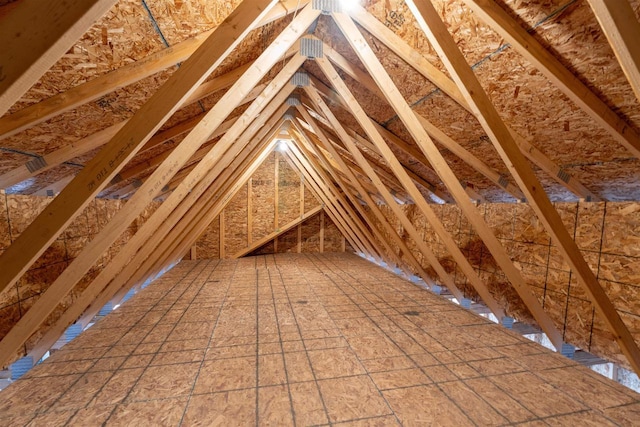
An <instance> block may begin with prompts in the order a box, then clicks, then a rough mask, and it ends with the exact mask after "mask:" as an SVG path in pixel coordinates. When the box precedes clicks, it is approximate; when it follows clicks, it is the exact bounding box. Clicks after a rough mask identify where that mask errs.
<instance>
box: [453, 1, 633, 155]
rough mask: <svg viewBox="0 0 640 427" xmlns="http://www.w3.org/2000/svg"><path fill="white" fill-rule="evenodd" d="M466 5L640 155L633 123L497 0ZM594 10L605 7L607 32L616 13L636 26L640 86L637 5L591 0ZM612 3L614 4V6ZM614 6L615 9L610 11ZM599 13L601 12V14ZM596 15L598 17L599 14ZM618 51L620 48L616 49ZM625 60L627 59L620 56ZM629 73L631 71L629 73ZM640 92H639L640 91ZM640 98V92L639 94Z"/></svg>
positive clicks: (627, 54) (609, 30)
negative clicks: (612, 108)
mask: <svg viewBox="0 0 640 427" xmlns="http://www.w3.org/2000/svg"><path fill="white" fill-rule="evenodd" d="M464 1H465V3H466V5H467V6H468V7H469V8H470V9H471V10H473V12H474V13H475V14H476V15H478V16H479V17H480V19H482V20H483V21H484V22H486V23H487V24H489V26H490V27H491V28H492V29H493V30H494V31H496V32H497V33H498V34H500V35H501V36H502V37H503V38H504V39H505V41H507V42H508V43H509V44H510V45H511V46H512V47H513V48H514V49H516V50H517V51H518V53H520V54H521V55H522V56H523V57H524V58H526V59H527V60H528V61H529V62H530V63H531V64H532V65H533V66H535V67H536V68H537V69H538V70H540V71H541V72H542V74H544V75H545V76H546V77H547V78H548V79H549V80H550V81H551V82H552V83H553V84H555V85H556V87H558V89H560V90H561V91H562V93H564V94H565V95H566V96H567V97H568V98H569V99H571V100H572V101H573V102H574V103H575V104H576V105H577V106H578V107H580V108H581V109H582V110H583V111H584V112H585V113H587V114H588V115H589V117H591V118H592V119H593V120H594V121H595V122H596V123H598V124H599V125H600V126H602V127H603V128H604V129H606V130H607V132H609V133H610V134H611V136H613V138H614V139H615V140H616V141H618V142H619V143H620V144H622V145H623V146H624V147H625V148H627V149H628V150H629V152H630V153H631V154H633V155H634V156H635V157H638V158H640V134H638V132H637V130H636V129H634V128H633V127H632V126H631V125H630V124H629V123H627V122H626V121H625V120H623V119H622V118H621V117H620V116H618V115H617V114H616V113H615V112H614V111H613V110H611V108H609V106H607V104H605V103H604V102H603V101H602V100H601V99H600V98H599V97H598V95H596V94H595V93H594V92H593V91H592V90H591V89H589V88H588V87H587V86H586V85H585V84H584V83H582V82H581V81H580V79H579V78H578V77H576V76H575V75H574V74H573V73H572V72H571V71H569V69H567V68H566V67H565V66H564V65H562V63H561V62H560V61H559V60H558V58H556V57H555V56H554V55H553V54H552V53H551V52H550V51H548V50H547V49H545V47H544V46H542V44H540V43H539V42H538V41H537V40H536V39H535V37H533V36H532V35H531V34H529V33H528V32H527V30H525V29H524V28H522V26H521V25H520V24H519V23H518V22H517V21H516V20H515V19H513V18H512V17H511V16H510V15H509V14H508V13H507V12H506V11H505V10H504V9H502V7H500V5H498V4H497V3H496V2H495V0H464ZM590 4H591V5H592V8H593V9H594V11H596V10H599V9H596V8H600V7H601V8H603V11H602V12H601V13H600V16H607V18H605V20H606V22H605V21H601V26H602V28H603V30H604V32H605V34H607V33H609V34H610V33H611V31H615V29H612V28H611V26H612V23H613V22H614V20H615V19H616V17H614V16H613V13H615V14H616V16H619V17H620V18H622V19H624V21H626V22H625V23H624V24H622V25H623V26H624V27H625V29H633V28H634V27H635V32H634V33H633V35H631V34H629V36H630V37H632V38H629V39H628V40H629V41H631V40H633V42H632V43H631V48H632V49H635V52H634V53H635V55H636V57H635V72H636V78H637V81H638V87H639V88H640V46H639V45H638V40H640V24H639V23H638V21H637V20H636V19H635V15H634V13H633V9H632V8H631V6H629V3H628V2H627V1H620V2H616V3H615V6H613V5H612V3H611V2H607V1H601V0H592V1H590ZM610 4H611V6H610ZM609 10H611V12H612V13H607V11H609ZM597 15H598V14H597ZM597 15H596V17H597ZM611 39H612V40H615V41H619V40H621V37H619V36H612V37H611ZM616 54H618V52H616ZM622 57H623V58H629V57H630V59H631V60H632V61H633V60H634V57H633V53H631V52H627V53H624V54H622ZM618 60H619V61H620V62H621V64H622V61H623V59H621V57H620V56H619V57H618ZM627 76H629V74H627ZM639 93H640V92H636V94H639ZM638 99H639V100H640V96H639V97H638Z"/></svg>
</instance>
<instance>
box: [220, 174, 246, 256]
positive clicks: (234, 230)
mask: <svg viewBox="0 0 640 427" xmlns="http://www.w3.org/2000/svg"><path fill="white" fill-rule="evenodd" d="M224 223H225V229H224V233H225V234H224V244H225V254H227V256H231V255H233V254H234V253H236V252H238V251H240V250H242V249H244V248H246V247H247V184H245V185H243V186H242V187H240V189H239V190H238V192H237V193H236V195H235V196H233V198H232V199H231V201H230V202H229V204H228V205H227V207H226V208H225V211H224Z"/></svg>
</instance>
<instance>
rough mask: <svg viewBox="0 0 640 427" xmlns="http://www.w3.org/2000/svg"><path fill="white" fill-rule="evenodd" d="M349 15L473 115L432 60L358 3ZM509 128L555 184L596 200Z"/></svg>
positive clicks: (519, 143)
mask: <svg viewBox="0 0 640 427" xmlns="http://www.w3.org/2000/svg"><path fill="white" fill-rule="evenodd" d="M349 15H350V16H351V17H352V18H353V19H354V20H355V21H356V22H357V23H358V24H360V25H361V26H362V27H363V28H364V29H365V30H367V31H368V32H369V33H371V34H372V35H373V36H374V37H376V38H377V39H378V40H380V41H381V42H382V43H384V44H385V46H387V47H388V48H389V49H391V50H392V51H393V52H394V53H395V54H396V55H398V56H399V57H401V58H402V59H403V60H404V61H405V62H406V63H407V64H409V65H411V66H412V67H413V68H414V69H415V70H416V71H418V72H419V73H420V74H422V75H423V76H424V77H425V78H427V79H428V80H429V81H431V82H432V83H433V84H434V85H436V86H437V87H438V88H439V89H440V90H442V91H443V92H444V93H446V94H447V95H448V96H449V97H450V98H451V99H453V100H454V101H455V102H456V103H458V104H459V105H460V106H461V107H462V108H464V109H465V110H467V111H469V112H470V113H471V114H474V115H475V112H474V111H473V109H472V108H471V107H470V106H469V104H468V102H467V101H466V100H465V98H464V97H463V96H462V94H461V93H460V90H459V89H458V87H457V86H456V84H455V82H454V81H453V80H451V79H450V78H449V77H448V76H447V75H446V74H444V73H443V72H442V71H440V70H439V69H438V68H436V67H435V66H434V65H433V64H431V63H430V62H429V61H427V60H426V59H425V58H424V57H423V56H422V55H420V54H419V53H418V52H417V51H416V50H415V49H413V48H412V47H411V46H409V45H408V44H407V42H405V41H404V40H403V39H402V38H400V37H399V36H397V35H396V34H395V33H394V32H393V31H391V30H390V29H389V28H387V27H385V26H384V24H383V23H381V22H380V21H378V20H377V19H376V18H375V17H373V16H371V15H370V14H369V13H368V12H366V11H365V10H364V9H362V8H361V7H359V6H354V7H353V8H352V9H350V11H349ZM425 124H426V123H425ZM423 126H424V124H423ZM424 127H426V126H424ZM509 131H510V132H511V133H512V135H513V137H514V140H515V141H516V143H517V145H518V147H519V148H520V150H521V151H522V153H523V154H524V155H525V156H526V157H527V159H529V161H531V162H532V163H533V164H535V165H536V166H537V167H539V168H540V169H541V170H543V171H544V172H546V173H547V174H548V175H549V177H551V178H552V179H554V180H555V181H556V182H557V183H558V184H560V185H561V186H563V187H564V188H566V189H567V190H569V191H570V192H571V193H573V194H575V195H576V196H577V197H579V198H580V199H584V200H587V201H593V202H595V201H598V200H600V198H599V197H598V196H597V195H596V194H594V193H593V192H591V191H590V190H589V189H588V188H586V187H585V186H584V185H582V183H580V182H579V181H578V180H577V179H576V177H574V176H571V175H570V174H568V173H567V172H566V171H564V170H563V169H562V168H561V167H560V166H558V165H557V164H556V163H555V162H553V161H552V160H551V159H550V158H549V157H548V156H547V155H545V154H544V153H543V152H542V151H540V150H539V149H538V148H537V147H535V146H534V145H533V144H532V143H531V142H529V141H528V140H527V139H526V138H525V137H523V136H522V135H520V134H518V133H517V132H515V131H514V130H513V129H510V130H509Z"/></svg>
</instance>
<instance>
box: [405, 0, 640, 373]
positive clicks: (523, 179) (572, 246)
mask: <svg viewBox="0 0 640 427" xmlns="http://www.w3.org/2000/svg"><path fill="white" fill-rule="evenodd" d="M407 5H408V6H409V9H410V10H411V12H412V13H413V14H414V16H415V17H416V20H417V22H418V25H419V26H420V28H421V29H422V30H423V31H424V32H425V34H426V35H427V38H428V39H429V42H430V43H431V45H432V46H433V48H434V49H435V50H436V52H437V53H438V55H439V57H440V59H441V60H442V61H443V62H444V64H445V66H446V67H447V70H448V71H449V73H450V74H451V76H452V77H453V79H454V81H455V82H456V83H457V85H458V87H459V89H460V91H461V93H462V95H463V96H464V97H465V98H466V100H467V102H468V103H469V105H470V106H471V107H472V108H473V109H474V110H475V115H476V117H477V118H478V119H479V120H480V123H481V124H482V126H483V128H484V129H485V131H486V132H487V134H488V135H489V137H490V138H491V141H492V142H493V144H494V146H495V148H496V150H497V151H498V153H499V154H500V156H501V157H502V159H503V160H504V162H505V164H506V165H507V167H508V168H509V170H510V172H511V174H512V176H513V177H514V179H515V180H516V182H517V183H518V185H519V186H520V189H521V190H522V192H523V193H524V194H525V195H526V197H527V200H528V201H529V204H530V206H531V207H532V209H533V210H534V212H535V213H536V215H537V217H538V218H539V219H540V221H541V223H542V224H543V225H544V227H545V229H546V230H547V232H548V233H549V236H550V237H551V239H552V240H553V241H554V243H555V244H556V245H557V247H558V249H559V250H560V253H561V254H562V255H563V258H564V259H565V260H566V261H567V263H568V264H569V265H570V267H571V271H572V272H573V273H574V274H575V275H576V276H577V278H578V282H579V283H581V284H582V285H583V286H584V288H585V291H586V292H587V294H588V295H589V298H590V299H591V301H592V302H593V304H594V306H595V307H596V310H597V312H598V314H599V315H600V316H601V317H602V320H604V322H605V323H606V324H607V326H608V327H609V330H610V331H611V332H612V334H613V335H614V337H615V339H616V341H617V342H618V345H619V346H620V349H621V350H622V352H623V353H624V354H625V356H626V357H627V360H628V362H629V364H630V365H631V366H632V367H633V369H634V371H635V372H636V373H637V374H639V375H640V348H638V345H637V343H636V342H635V340H634V338H633V335H632V334H631V332H630V331H629V329H628V328H627V326H626V325H625V323H624V322H623V321H622V318H621V317H620V314H619V313H618V312H617V311H616V309H615V307H614V305H613V304H612V303H611V300H610V299H609V297H608V296H607V294H606V292H605V291H604V289H603V288H602V286H601V285H600V283H599V282H598V279H597V278H596V276H595V274H594V273H593V271H592V270H591V268H590V267H589V265H588V264H587V262H586V261H585V260H584V257H583V256H582V254H581V252H580V249H579V248H578V245H577V244H576V242H575V241H574V240H573V238H572V237H571V236H570V235H569V232H568V231H567V229H566V227H565V226H564V224H563V222H562V219H561V218H560V214H559V213H558V212H557V211H556V209H555V208H554V207H553V205H552V204H551V201H550V200H549V198H548V197H547V195H546V193H545V192H544V190H543V189H542V185H541V184H540V182H539V181H538V179H537V177H536V176H535V174H534V173H533V171H532V170H531V167H530V166H529V164H528V163H527V162H526V160H525V158H524V156H523V155H522V153H521V152H520V150H517V149H516V147H517V145H516V141H515V140H514V135H513V132H512V131H510V130H509V129H508V128H507V126H506V125H505V123H504V122H503V121H502V119H501V118H500V115H499V113H498V112H497V110H496V109H495V107H494V106H493V104H492V103H491V101H490V99H489V97H488V95H487V94H486V93H485V91H484V89H483V88H482V86H481V85H480V82H479V81H478V79H477V78H476V76H475V74H474V73H473V70H472V69H471V68H470V67H469V65H468V64H467V62H466V60H465V58H464V56H463V55H462V52H461V51H460V50H459V48H458V46H457V45H456V43H455V41H454V40H453V38H452V37H451V35H450V34H449V32H448V30H447V28H446V26H445V24H444V22H443V21H442V20H441V19H440V17H439V16H438V15H437V13H436V11H435V9H434V8H433V5H432V4H431V2H430V1H429V0H417V1H415V2H414V1H413V0H407ZM483 240H485V239H484V237H483ZM485 243H486V240H485Z"/></svg>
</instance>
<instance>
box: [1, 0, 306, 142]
mask: <svg viewBox="0 0 640 427" xmlns="http://www.w3.org/2000/svg"><path fill="white" fill-rule="evenodd" d="M23 3H27V2H26V1H23ZM31 3H33V4H34V6H37V9H38V10H40V11H41V12H43V13H47V12H50V11H51V10H52V9H53V8H58V11H57V13H58V14H59V13H60V12H61V11H63V10H64V11H66V9H67V8H75V7H80V5H81V4H90V3H96V4H100V3H102V4H105V3H110V4H115V0H109V1H105V0H101V1H93V2H91V1H87V0H74V2H73V3H75V4H77V5H78V6H76V5H74V4H69V3H64V2H62V1H59V0H58V1H55V2H47V4H46V8H45V7H42V4H40V3H39V2H37V1H36V0H31ZM61 3H62V4H61ZM307 3H308V0H300V1H298V0H282V1H279V2H277V3H275V4H274V5H273V6H271V8H270V9H269V10H268V12H267V13H266V14H264V15H263V16H262V17H261V18H260V19H259V20H258V21H257V22H256V23H255V24H253V25H252V27H251V28H250V29H253V28H257V27H261V26H264V25H267V24H269V23H271V22H273V21H275V20H277V19H279V18H282V17H283V16H286V15H288V14H290V13H294V12H296V10H297V9H298V8H302V7H304V6H305V5H306V4H307ZM105 10H106V9H105ZM72 13H74V14H75V15H77V13H78V11H73V12H72ZM27 19H31V17H30V16H29V17H28V18H27ZM71 23H73V22H71ZM92 23H93V22H89V23H88V25H90V24H92ZM80 24H82V23H80ZM27 25H28V26H29V27H30V26H32V25H37V24H34V23H33V22H29V23H28V24H27ZM88 25H87V26H86V28H85V31H86V30H87V29H88V28H89V26H88ZM0 27H2V28H4V27H5V26H4V25H0ZM6 27H7V29H9V27H10V26H6ZM214 31H217V29H216V30H210V31H207V32H204V33H202V34H199V35H197V36H196V37H193V38H191V39H189V40H185V41H183V42H181V43H178V44H176V45H174V46H171V47H168V48H166V49H163V50H161V51H159V52H155V53H152V54H151V55H149V56H147V57H145V58H143V59H141V60H139V61H137V62H134V63H132V64H129V65H125V66H123V67H120V68H118V69H117V70H114V71H111V72H109V73H107V74H105V75H102V76H100V77H97V78H95V79H93V80H90V81H88V82H86V83H83V84H80V85H78V86H76V87H73V88H71V89H69V90H67V91H66V92H63V93H61V94H59V95H54V96H52V97H50V98H47V99H46V100H44V101H41V102H39V103H37V104H34V105H31V106H29V107H26V108H23V109H22V110H19V111H16V112H15V113H13V114H11V115H9V116H7V117H3V118H1V119H0V139H2V138H7V137H9V136H11V135H15V134H16V133H18V132H20V131H22V130H24V129H28V128H30V127H32V126H35V125H36V124H38V123H42V122H43V121H45V120H48V119H50V118H52V117H54V116H56V115H58V114H62V113H64V112H65V111H69V110H71V109H73V108H76V107H78V106H80V105H82V104H86V103H87V102H91V101H93V100H96V99H98V98H100V97H101V96H104V95H106V94H108V93H110V92H113V91H115V90H117V89H119V88H122V87H124V86H127V85H130V84H133V83H135V82H138V81H140V80H142V79H144V78H146V77H149V76H151V75H153V74H155V73H158V72H160V71H163V70H165V69H167V68H170V67H173V66H175V65H176V64H179V63H181V62H183V61H185V60H186V59H188V58H189V57H190V56H191V54H193V53H194V52H195V51H196V50H197V49H198V48H199V47H200V46H201V45H202V43H204V41H205V40H206V39H207V38H208V37H209V36H210V35H211V34H212V33H213V32H214ZM83 33H84V31H82V32H80V33H79V34H78V36H77V37H76V38H75V39H73V40H71V41H70V43H75V41H76V40H77V39H79V38H80V36H81V35H82V34H83ZM49 37H53V35H50V34H48V33H46V36H44V37H42V40H49ZM5 46H7V45H6V44H5ZM15 46H16V47H18V46H19V49H21V50H23V49H24V46H21V45H20V43H16V44H15ZM69 46H70V45H69ZM67 50H69V47H67V48H66V49H65V50H63V51H62V52H61V53H60V55H62V54H63V53H64V52H66V51H67ZM3 58H4V54H3ZM47 68H48V67H47ZM42 71H43V72H44V71H46V69H44V70H42ZM39 77H40V76H38V78H39ZM36 80H37V78H36ZM33 83H35V80H34V82H33ZM5 111H6V110H5ZM5 111H2V110H0V116H2V115H3V114H4V112H5Z"/></svg>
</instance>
